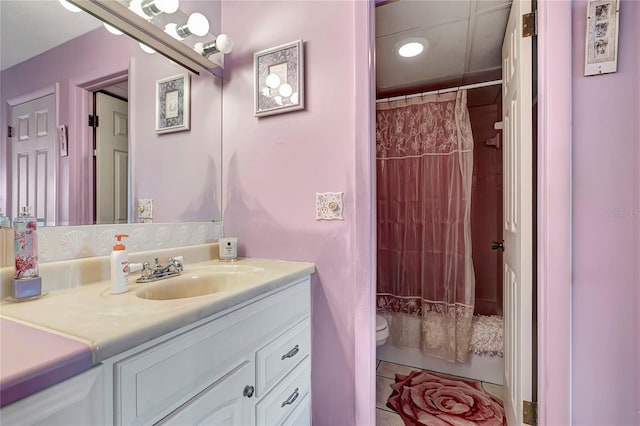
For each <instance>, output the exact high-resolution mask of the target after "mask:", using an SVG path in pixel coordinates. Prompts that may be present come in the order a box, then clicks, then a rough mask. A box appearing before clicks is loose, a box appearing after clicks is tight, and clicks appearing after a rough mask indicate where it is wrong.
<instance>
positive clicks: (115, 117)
mask: <svg viewBox="0 0 640 426" xmlns="http://www.w3.org/2000/svg"><path fill="white" fill-rule="evenodd" d="M96 115H97V116H98V117H99V121H98V127H97V129H96V197H95V200H96V223H98V224H102V223H127V200H128V198H129V197H128V187H129V131H128V129H129V111H128V104H127V102H126V101H123V100H120V99H118V98H114V97H113V96H109V95H107V94H106V93H96Z"/></svg>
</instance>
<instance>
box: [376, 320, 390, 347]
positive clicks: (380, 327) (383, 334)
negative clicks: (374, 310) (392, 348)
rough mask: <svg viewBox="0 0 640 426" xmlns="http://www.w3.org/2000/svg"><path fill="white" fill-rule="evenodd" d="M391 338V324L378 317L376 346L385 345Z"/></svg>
mask: <svg viewBox="0 0 640 426" xmlns="http://www.w3.org/2000/svg"><path fill="white" fill-rule="evenodd" d="M388 337H389V324H387V320H386V319H384V318H383V317H381V316H380V315H376V346H380V345H384V344H385V343H386V342H387V338H388Z"/></svg>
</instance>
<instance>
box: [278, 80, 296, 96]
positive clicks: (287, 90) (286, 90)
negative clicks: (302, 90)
mask: <svg viewBox="0 0 640 426" xmlns="http://www.w3.org/2000/svg"><path fill="white" fill-rule="evenodd" d="M278 93H280V95H282V96H283V97H285V98H288V97H289V96H291V94H292V93H293V87H291V85H290V84H288V83H284V84H282V85H281V86H280V88H279V89H278Z"/></svg>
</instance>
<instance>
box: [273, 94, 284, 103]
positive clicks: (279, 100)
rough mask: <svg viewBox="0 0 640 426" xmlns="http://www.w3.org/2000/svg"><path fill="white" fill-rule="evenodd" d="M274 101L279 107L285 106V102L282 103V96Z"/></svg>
mask: <svg viewBox="0 0 640 426" xmlns="http://www.w3.org/2000/svg"><path fill="white" fill-rule="evenodd" d="M273 100H274V101H276V103H277V104H278V105H284V102H283V101H282V96H276V97H275V98H273Z"/></svg>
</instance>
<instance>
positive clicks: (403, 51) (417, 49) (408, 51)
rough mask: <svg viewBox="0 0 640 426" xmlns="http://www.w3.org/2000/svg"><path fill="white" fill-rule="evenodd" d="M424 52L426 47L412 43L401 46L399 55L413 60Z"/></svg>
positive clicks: (415, 42)
mask: <svg viewBox="0 0 640 426" xmlns="http://www.w3.org/2000/svg"><path fill="white" fill-rule="evenodd" d="M423 50H424V45H423V44H422V43H419V42H417V41H412V42H409V43H405V44H403V45H402V46H400V49H398V55H400V56H404V57H405V58H411V57H413V56H418V55H419V54H421V53H422V51H423Z"/></svg>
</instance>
